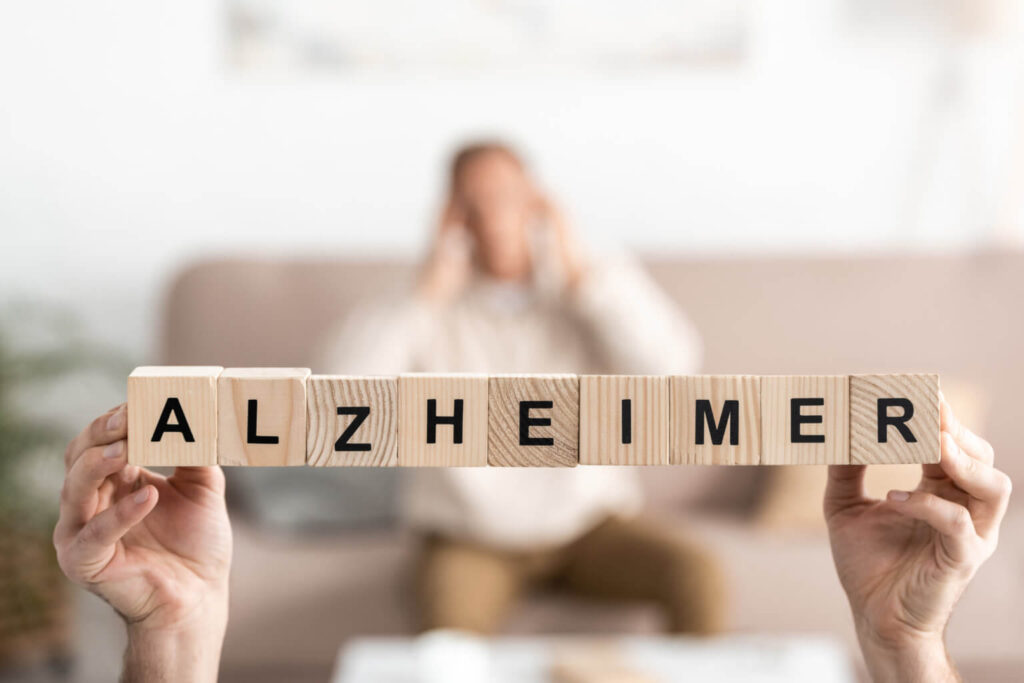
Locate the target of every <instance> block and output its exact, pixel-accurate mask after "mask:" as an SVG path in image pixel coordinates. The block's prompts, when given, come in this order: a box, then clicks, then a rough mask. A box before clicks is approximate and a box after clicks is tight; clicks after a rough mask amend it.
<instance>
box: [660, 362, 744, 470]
mask: <svg viewBox="0 0 1024 683" xmlns="http://www.w3.org/2000/svg"><path fill="white" fill-rule="evenodd" d="M671 383H672V400H671V404H672V458H671V460H672V464H673V465H757V464H758V463H759V462H760V461H761V455H760V454H761V378H760V377H756V376H752V375H721V376H712V375H701V376H696V377H694V376H676V377H672V379H671Z"/></svg>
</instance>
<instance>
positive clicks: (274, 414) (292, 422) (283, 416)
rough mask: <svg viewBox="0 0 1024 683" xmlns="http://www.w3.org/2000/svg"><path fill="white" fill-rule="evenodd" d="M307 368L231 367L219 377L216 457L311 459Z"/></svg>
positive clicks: (274, 462) (233, 461) (226, 460)
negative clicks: (307, 420)
mask: <svg viewBox="0 0 1024 683" xmlns="http://www.w3.org/2000/svg"><path fill="white" fill-rule="evenodd" d="M308 377H309V369H308V368H228V369H227V370H225V371H224V372H222V373H221V375H220V378H219V379H218V380H217V412H218V414H219V416H220V417H219V423H218V426H217V462H218V463H219V464H221V465H249V466H260V467H272V466H284V465H305V464H306V378H308Z"/></svg>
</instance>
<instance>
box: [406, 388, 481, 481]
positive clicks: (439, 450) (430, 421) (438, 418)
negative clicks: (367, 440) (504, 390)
mask: <svg viewBox="0 0 1024 683" xmlns="http://www.w3.org/2000/svg"><path fill="white" fill-rule="evenodd" d="M398 421H399V422H398V464H399V465H401V466H402V467H482V466H485V465H487V375H401V376H400V377H399V378H398Z"/></svg>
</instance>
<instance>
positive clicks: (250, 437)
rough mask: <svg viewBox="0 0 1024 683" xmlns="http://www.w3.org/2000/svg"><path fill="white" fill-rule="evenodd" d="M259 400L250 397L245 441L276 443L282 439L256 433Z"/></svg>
mask: <svg viewBox="0 0 1024 683" xmlns="http://www.w3.org/2000/svg"><path fill="white" fill-rule="evenodd" d="M257 403H258V402H257V401H256V399H254V398H250V399H249V419H248V420H247V421H246V425H245V442H246V443H269V444H275V443H278V442H279V441H280V439H278V438H277V437H276V436H260V435H259V434H257V433H256V404H257Z"/></svg>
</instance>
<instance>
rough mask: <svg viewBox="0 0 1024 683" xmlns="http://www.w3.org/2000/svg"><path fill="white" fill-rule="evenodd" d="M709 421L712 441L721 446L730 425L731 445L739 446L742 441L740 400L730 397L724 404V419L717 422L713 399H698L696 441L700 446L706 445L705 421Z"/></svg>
mask: <svg viewBox="0 0 1024 683" xmlns="http://www.w3.org/2000/svg"><path fill="white" fill-rule="evenodd" d="M705 422H707V425H708V428H709V429H710V430H711V443H713V444H714V445H716V446H721V445H722V441H723V440H724V439H725V426H726V424H728V425H729V445H730V446H738V445H739V443H740V402H739V401H737V400H736V399H730V400H728V401H726V402H725V405H723V406H722V419H721V420H719V421H718V424H717V425H716V424H715V413H714V411H712V410H711V401H708V400H705V399H698V400H697V431H696V435H697V438H696V441H697V445H698V446H703V445H704V423H705Z"/></svg>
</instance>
